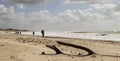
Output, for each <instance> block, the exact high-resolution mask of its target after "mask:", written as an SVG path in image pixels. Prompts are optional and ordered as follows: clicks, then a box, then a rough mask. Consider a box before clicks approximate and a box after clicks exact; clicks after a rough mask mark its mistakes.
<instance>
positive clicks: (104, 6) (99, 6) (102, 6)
mask: <svg viewBox="0 0 120 61" xmlns="http://www.w3.org/2000/svg"><path fill="white" fill-rule="evenodd" d="M91 6H92V7H93V8H95V9H113V8H115V7H116V6H117V5H116V4H113V3H106V4H92V5H91Z"/></svg>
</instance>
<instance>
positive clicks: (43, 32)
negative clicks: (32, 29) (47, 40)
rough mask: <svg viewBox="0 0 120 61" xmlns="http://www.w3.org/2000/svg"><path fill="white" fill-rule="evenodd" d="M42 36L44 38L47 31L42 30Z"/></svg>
mask: <svg viewBox="0 0 120 61" xmlns="http://www.w3.org/2000/svg"><path fill="white" fill-rule="evenodd" d="M41 34H42V37H43V38H44V34H45V31H44V30H41Z"/></svg>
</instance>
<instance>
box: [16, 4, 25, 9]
mask: <svg viewBox="0 0 120 61" xmlns="http://www.w3.org/2000/svg"><path fill="white" fill-rule="evenodd" d="M15 7H16V8H18V9H24V8H25V6H24V5H23V4H16V6H15Z"/></svg>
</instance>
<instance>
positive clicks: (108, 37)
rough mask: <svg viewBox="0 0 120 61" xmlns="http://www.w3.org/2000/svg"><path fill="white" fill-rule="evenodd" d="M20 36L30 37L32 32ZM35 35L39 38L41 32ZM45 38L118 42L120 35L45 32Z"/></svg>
mask: <svg viewBox="0 0 120 61" xmlns="http://www.w3.org/2000/svg"><path fill="white" fill-rule="evenodd" d="M21 34H25V35H32V32H21ZM35 35H38V36H41V32H35ZM45 36H52V37H67V38H80V39H92V40H108V41H120V34H115V33H114V34H107V33H106V34H105V33H72V32H58V31H55V32H45Z"/></svg>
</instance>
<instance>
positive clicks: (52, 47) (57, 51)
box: [46, 45, 63, 54]
mask: <svg viewBox="0 0 120 61" xmlns="http://www.w3.org/2000/svg"><path fill="white" fill-rule="evenodd" d="M46 47H48V48H51V49H53V50H54V51H55V52H56V54H63V53H62V52H61V51H60V50H59V49H58V48H57V47H56V46H54V45H53V46H48V45H46Z"/></svg>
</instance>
